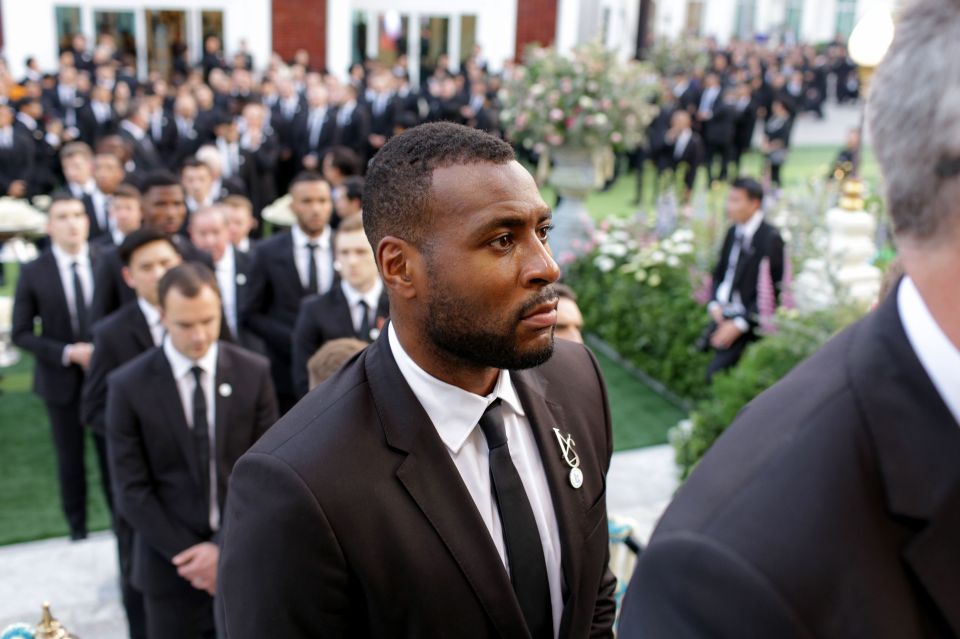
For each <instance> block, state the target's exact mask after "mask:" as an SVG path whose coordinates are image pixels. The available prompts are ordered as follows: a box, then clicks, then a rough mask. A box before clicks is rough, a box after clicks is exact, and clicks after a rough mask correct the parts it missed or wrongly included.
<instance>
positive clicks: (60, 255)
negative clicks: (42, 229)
mask: <svg viewBox="0 0 960 639" xmlns="http://www.w3.org/2000/svg"><path fill="white" fill-rule="evenodd" d="M50 250H51V251H52V252H53V257H54V259H55V260H57V267H59V268H60V269H69V268H70V265H71V264H73V263H74V262H80V265H81V266H83V265H85V264H87V262H88V261H89V259H90V246H89V245H88V244H87V243H86V242H84V243H83V246H81V247H80V250H79V251H77V253H76V254H75V255H71V254H69V253H67V252H66V251H64V250H63V249H62V248H60V247H59V246H57V245H56V244H51V245H50Z"/></svg>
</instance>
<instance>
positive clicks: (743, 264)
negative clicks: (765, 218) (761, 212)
mask: <svg viewBox="0 0 960 639" xmlns="http://www.w3.org/2000/svg"><path fill="white" fill-rule="evenodd" d="M766 235H767V226H766V223H763V222H761V224H760V226H759V227H758V228H757V232H756V233H754V234H753V237H752V238H750V243H749V244H744V245H743V246H741V247H740V258H739V259H738V260H737V270H736V271H735V273H734V276H733V288H734V290H736V289H737V287H738V286H740V280H742V279H743V274H744V273H745V272H746V270H747V265H748V264H749V263H750V262H752V261H753V260H755V259H757V247H758V246H763V245H764V244H765V243H766Z"/></svg>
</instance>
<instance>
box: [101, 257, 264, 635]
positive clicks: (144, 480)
mask: <svg viewBox="0 0 960 639" xmlns="http://www.w3.org/2000/svg"><path fill="white" fill-rule="evenodd" d="M158 297H159V302H160V308H161V311H162V314H163V326H164V328H165V329H166V331H167V336H166V337H165V338H164V341H163V344H162V346H160V347H158V348H154V349H151V350H150V351H148V352H146V353H144V354H142V355H140V356H139V357H137V358H136V359H134V360H132V361H130V362H129V363H127V364H126V365H124V366H123V367H121V368H119V369H118V370H116V371H115V372H114V373H112V374H111V375H110V377H109V378H108V389H109V390H108V394H107V439H108V442H109V455H110V465H111V469H112V470H113V472H114V475H113V478H114V484H115V490H116V494H117V503H118V506H119V510H120V513H121V514H122V515H123V517H124V518H125V519H126V520H127V521H128V522H129V523H130V525H131V526H132V527H133V529H134V535H135V536H134V556H133V585H134V586H135V587H136V588H137V589H138V590H140V591H141V592H142V593H143V597H144V607H145V610H146V617H147V636H148V637H149V639H166V638H169V637H189V638H191V639H193V638H197V637H214V636H215V633H214V622H213V609H212V601H213V600H212V596H213V595H214V594H215V593H216V590H217V581H216V566H217V560H218V557H219V548H218V546H217V542H218V536H219V533H218V531H219V529H220V517H221V512H222V509H223V505H224V501H225V499H226V497H227V480H228V479H229V477H230V472H231V470H232V469H233V465H234V463H235V462H236V460H237V459H238V458H239V457H240V455H242V454H243V453H244V452H245V451H246V450H247V449H248V448H249V447H250V446H251V445H252V444H253V443H254V442H255V441H256V440H257V439H258V438H259V437H260V436H261V435H262V434H263V433H264V432H265V431H266V430H267V428H269V427H270V426H271V425H272V424H273V422H274V421H275V420H276V417H277V410H276V403H275V400H274V397H273V386H272V384H271V382H270V373H269V367H268V365H267V362H266V360H265V359H263V358H262V357H261V356H259V355H256V354H254V353H250V352H248V351H245V350H243V349H241V348H238V347H235V346H233V345H232V344H229V343H227V342H218V341H217V336H218V335H219V333H220V294H219V292H218V290H217V280H216V277H214V275H213V272H212V271H210V269H209V268H207V267H206V266H203V265H202V264H195V263H186V264H181V265H179V266H176V267H174V268H172V269H170V270H169V271H168V272H167V273H166V275H164V276H163V278H162V279H161V280H160V289H159V293H158Z"/></svg>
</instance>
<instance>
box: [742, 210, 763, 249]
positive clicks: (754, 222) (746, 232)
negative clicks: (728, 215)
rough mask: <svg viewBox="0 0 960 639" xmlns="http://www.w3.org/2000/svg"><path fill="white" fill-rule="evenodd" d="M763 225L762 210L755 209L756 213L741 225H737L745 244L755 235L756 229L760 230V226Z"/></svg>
mask: <svg viewBox="0 0 960 639" xmlns="http://www.w3.org/2000/svg"><path fill="white" fill-rule="evenodd" d="M762 223H763V209H757V212H756V213H754V214H753V216H752V217H751V218H750V219H749V220H747V221H746V222H744V223H743V224H738V225H737V228H739V229H740V230H741V231H742V232H743V239H744V241H745V242H749V241H750V240H751V238H753V236H754V234H756V232H757V229H758V228H760V224H762Z"/></svg>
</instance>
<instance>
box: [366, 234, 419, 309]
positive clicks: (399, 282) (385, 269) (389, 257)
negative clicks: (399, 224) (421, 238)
mask: <svg viewBox="0 0 960 639" xmlns="http://www.w3.org/2000/svg"><path fill="white" fill-rule="evenodd" d="M422 263H423V256H422V254H421V253H420V251H419V250H417V248H416V247H415V246H413V245H412V244H410V243H409V242H407V241H406V240H402V239H400V238H399V237H394V236H392V235H388V236H387V237H385V238H383V239H382V240H380V243H379V244H378V245H377V266H378V267H379V268H380V277H381V278H383V283H384V285H385V286H386V287H387V288H389V289H390V291H391V292H392V293H393V294H395V295H398V296H399V297H401V298H403V299H408V300H409V299H413V298H415V297H416V296H417V290H416V284H415V280H416V279H417V278H415V277H414V276H415V275H416V274H417V272H418V270H419V269H420V268H421V265H422Z"/></svg>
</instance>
